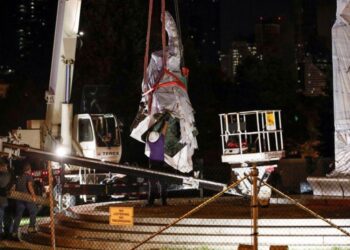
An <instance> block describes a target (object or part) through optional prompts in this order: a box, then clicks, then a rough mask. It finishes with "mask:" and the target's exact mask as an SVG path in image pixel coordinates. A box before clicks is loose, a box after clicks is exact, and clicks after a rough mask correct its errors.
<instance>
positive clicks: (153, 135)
mask: <svg viewBox="0 0 350 250" xmlns="http://www.w3.org/2000/svg"><path fill="white" fill-rule="evenodd" d="M158 139H159V133H158V132H155V131H152V132H151V133H149V135H148V141H149V142H151V143H154V142H156V141H157V140H158Z"/></svg>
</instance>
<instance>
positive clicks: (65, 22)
mask: <svg viewBox="0 0 350 250" xmlns="http://www.w3.org/2000/svg"><path fill="white" fill-rule="evenodd" d="M80 11H81V0H68V1H67V0H59V1H58V5H57V16H56V25H55V33H54V44H53V52H52V62H51V71H50V80H49V89H48V90H47V91H46V93H45V99H46V101H47V108H46V115H45V119H43V120H29V121H27V127H26V128H25V129H21V128H19V129H14V130H12V131H11V132H10V133H9V136H8V137H6V138H5V139H3V140H5V141H8V142H12V143H16V144H26V145H29V146H30V147H32V148H37V149H42V150H45V151H49V152H55V153H57V154H61V155H62V154H68V155H70V154H73V155H78V156H83V157H88V158H94V159H98V160H101V161H108V162H115V163H118V162H119V161H120V158H121V154H122V143H121V134H120V133H121V126H120V122H119V120H118V119H117V117H116V115H115V114H111V113H97V114H91V113H82V114H79V113H76V114H75V115H74V116H73V104H72V102H71V91H72V86H73V84H72V76H73V70H74V63H75V54H76V47H77V46H76V45H77V42H78V39H79V19H80ZM64 171H65V173H66V174H70V176H71V177H75V178H73V179H75V180H78V181H79V183H80V184H82V183H84V184H85V183H87V182H88V180H90V181H91V182H92V183H95V182H96V181H98V180H97V178H89V177H90V176H91V175H92V174H93V176H94V177H96V173H94V171H91V170H90V169H87V168H81V167H77V166H73V165H68V164H65V167H64ZM39 172H40V173H39ZM34 175H35V176H37V177H38V178H41V177H43V176H45V170H41V171H37V173H34ZM101 177H102V176H101Z"/></svg>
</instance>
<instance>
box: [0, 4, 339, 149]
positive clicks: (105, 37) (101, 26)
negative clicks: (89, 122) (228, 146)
mask: <svg viewBox="0 0 350 250" xmlns="http://www.w3.org/2000/svg"><path fill="white" fill-rule="evenodd" d="M33 1H34V2H35V4H38V5H39V7H40V9H39V10H38V12H37V13H38V15H39V16H38V19H37V20H36V22H37V23H38V24H42V23H45V24H44V25H41V26H40V27H39V26H35V28H34V29H33V31H35V32H36V33H35V34H36V35H35V36H34V37H33V36H31V38H32V39H33V43H30V44H29V45H30V46H29V47H28V50H27V51H26V52H28V56H25V55H24V57H23V58H21V55H22V52H21V51H19V45H18V43H19V40H18V39H19V36H18V29H19V21H18V18H19V6H20V4H21V1H20V0H2V1H1V2H0V18H1V19H0V33H1V35H0V66H1V67H2V68H1V71H0V80H1V81H3V82H6V83H9V84H10V86H11V88H10V92H9V96H8V98H7V99H5V100H0V112H1V113H0V116H1V120H2V121H8V122H2V124H1V126H0V131H1V133H2V134H4V133H5V134H6V131H8V130H9V129H11V128H15V127H18V126H24V123H25V121H26V120H28V119H40V118H43V117H44V115H45V101H44V92H45V90H47V88H48V81H49V69H50V64H51V51H52V44H53V31H54V21H55V8H56V4H55V1H51V0H42V1H38V0H33ZM29 2H30V1H28V3H29ZM82 2H83V5H82V14H81V24H80V27H81V29H83V30H84V31H85V32H86V35H85V36H84V37H83V40H82V43H81V44H82V47H81V48H80V47H79V48H78V49H77V62H76V67H75V75H74V89H73V97H74V98H75V100H73V102H74V103H76V104H77V106H79V103H80V100H79V99H80V98H81V91H82V89H83V87H84V85H85V84H109V85H111V86H112V91H111V93H113V94H114V95H113V96H112V99H111V100H110V101H109V104H111V109H112V110H115V112H116V113H118V114H120V116H121V118H122V120H123V121H124V122H125V125H126V127H125V129H124V130H125V132H126V133H125V138H126V140H131V139H127V134H128V131H129V126H130V124H131V122H132V119H133V118H134V115H135V114H136V111H137V106H138V101H139V98H140V95H141V90H140V85H141V80H142V74H143V73H142V63H143V56H144V44H145V43H144V41H145V40H144V39H145V33H146V22H147V2H148V1H143V0H123V1H122V0H109V1H107V0H101V1H92V0H83V1H82ZM335 2H336V1H335V0H179V8H180V19H181V29H182V34H183V37H182V39H183V43H184V46H185V59H186V63H187V64H188V66H190V69H191V77H190V81H191V82H190V84H191V85H190V90H189V94H190V98H191V101H192V103H193V106H194V108H195V110H196V111H197V114H196V120H197V122H198V127H199V132H200V136H201V137H199V145H200V147H201V145H203V146H202V148H204V150H209V151H210V150H211V149H213V148H214V149H216V150H217V149H218V147H220V144H219V134H218V125H219V124H218V123H219V120H218V117H217V114H218V113H219V112H222V111H236V108H237V101H236V100H233V101H232V102H230V101H227V100H226V99H227V98H231V96H230V95H228V92H235V91H236V88H237V86H236V85H235V82H228V81H227V79H226V78H225V77H223V76H222V72H221V70H220V64H219V61H218V57H219V53H222V54H225V53H229V49H230V46H231V44H232V42H233V41H247V42H254V40H255V37H254V35H255V34H254V29H255V24H257V23H259V22H265V21H269V22H279V23H281V27H285V26H288V27H291V28H290V30H291V32H290V33H289V36H290V39H289V40H290V42H292V43H293V41H294V42H295V39H296V38H295V37H296V34H297V31H296V30H298V25H297V18H296V17H297V14H296V13H297V10H298V8H299V7H300V6H302V7H303V10H304V12H303V13H304V15H305V16H304V17H303V22H302V25H303V26H302V29H303V30H305V31H310V32H305V34H304V35H303V36H302V37H303V40H304V41H303V42H305V44H306V45H307V46H308V47H307V48H308V49H309V50H310V51H312V50H314V51H317V52H318V51H322V53H323V54H325V55H326V56H328V57H330V53H331V50H330V48H331V46H330V44H331V40H330V39H331V38H330V34H331V30H330V29H331V25H332V23H333V22H334V15H335V14H334V13H335ZM36 6H37V5H36ZM159 6H160V1H155V14H154V18H153V22H154V24H155V25H154V29H153V30H152V34H153V35H152V39H153V40H152V41H153V42H152V45H151V48H152V49H159V44H160V40H159V29H158V30H157V28H159V22H158V19H157V18H158V17H159V13H157V12H158V11H159ZM167 6H168V8H167V9H169V10H170V11H171V13H172V14H173V15H174V7H173V1H167ZM298 6H299V7H298ZM299 9H300V8H299ZM209 17H210V18H209ZM278 18H280V19H279V20H278V21H276V20H277V19H278ZM157 23H158V24H157ZM157 25H158V26H157ZM33 31H32V32H33ZM157 32H158V34H157ZM157 39H158V40H157ZM210 39H211V40H210ZM204 41H205V42H206V43H207V44H204ZM208 41H211V42H212V44H211V45H212V46H209V45H210V44H208ZM39 44H40V47H38V46H39ZM157 46H158V47H157ZM290 53H291V54H293V53H294V52H293V51H291V52H290ZM279 56H280V57H283V56H284V55H279ZM9 68H11V69H13V70H14V72H15V73H12V74H6V72H5V71H4V70H7V69H9ZM237 93H240V92H238V90H237ZM232 95H234V94H232ZM237 95H238V94H237ZM232 98H233V99H234V97H232ZM222 102H225V103H224V104H222ZM28 103H32V104H33V105H28ZM246 107H247V108H248V106H246ZM241 108H244V107H241ZM257 108H259V107H257ZM18 110H20V111H21V112H20V113H19V112H18ZM130 114H132V115H130ZM210 117H211V118H210ZM208 139H209V141H210V140H216V141H217V142H218V143H215V145H206V143H205V142H206V141H208Z"/></svg>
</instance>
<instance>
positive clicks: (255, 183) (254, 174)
mask: <svg viewBox="0 0 350 250" xmlns="http://www.w3.org/2000/svg"><path fill="white" fill-rule="evenodd" d="M258 174H259V170H258V169H257V168H256V163H254V164H253V167H252V170H251V173H250V175H251V176H252V182H253V186H252V201H251V209H252V217H253V235H252V236H253V249H254V250H257V249H258V212H259V211H258Z"/></svg>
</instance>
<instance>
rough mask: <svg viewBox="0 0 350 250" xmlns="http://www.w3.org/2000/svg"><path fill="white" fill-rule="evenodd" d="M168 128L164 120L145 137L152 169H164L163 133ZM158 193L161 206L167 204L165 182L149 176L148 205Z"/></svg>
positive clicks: (152, 202) (150, 204) (164, 133)
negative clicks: (157, 128) (158, 127)
mask: <svg viewBox="0 0 350 250" xmlns="http://www.w3.org/2000/svg"><path fill="white" fill-rule="evenodd" d="M167 129H168V120H167V119H166V120H164V124H163V126H162V128H161V130H160V133H159V132H157V131H151V132H150V133H149V135H148V137H147V144H148V146H149V149H150V155H149V166H150V168H151V169H154V170H160V171H162V170H164V168H165V163H164V152H165V135H166V131H167ZM157 193H159V194H160V198H161V202H162V205H163V206H166V205H167V183H166V182H165V181H163V180H160V181H157V180H156V179H153V178H151V179H150V180H149V181H148V205H149V206H152V205H154V200H155V198H156V196H157Z"/></svg>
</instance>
